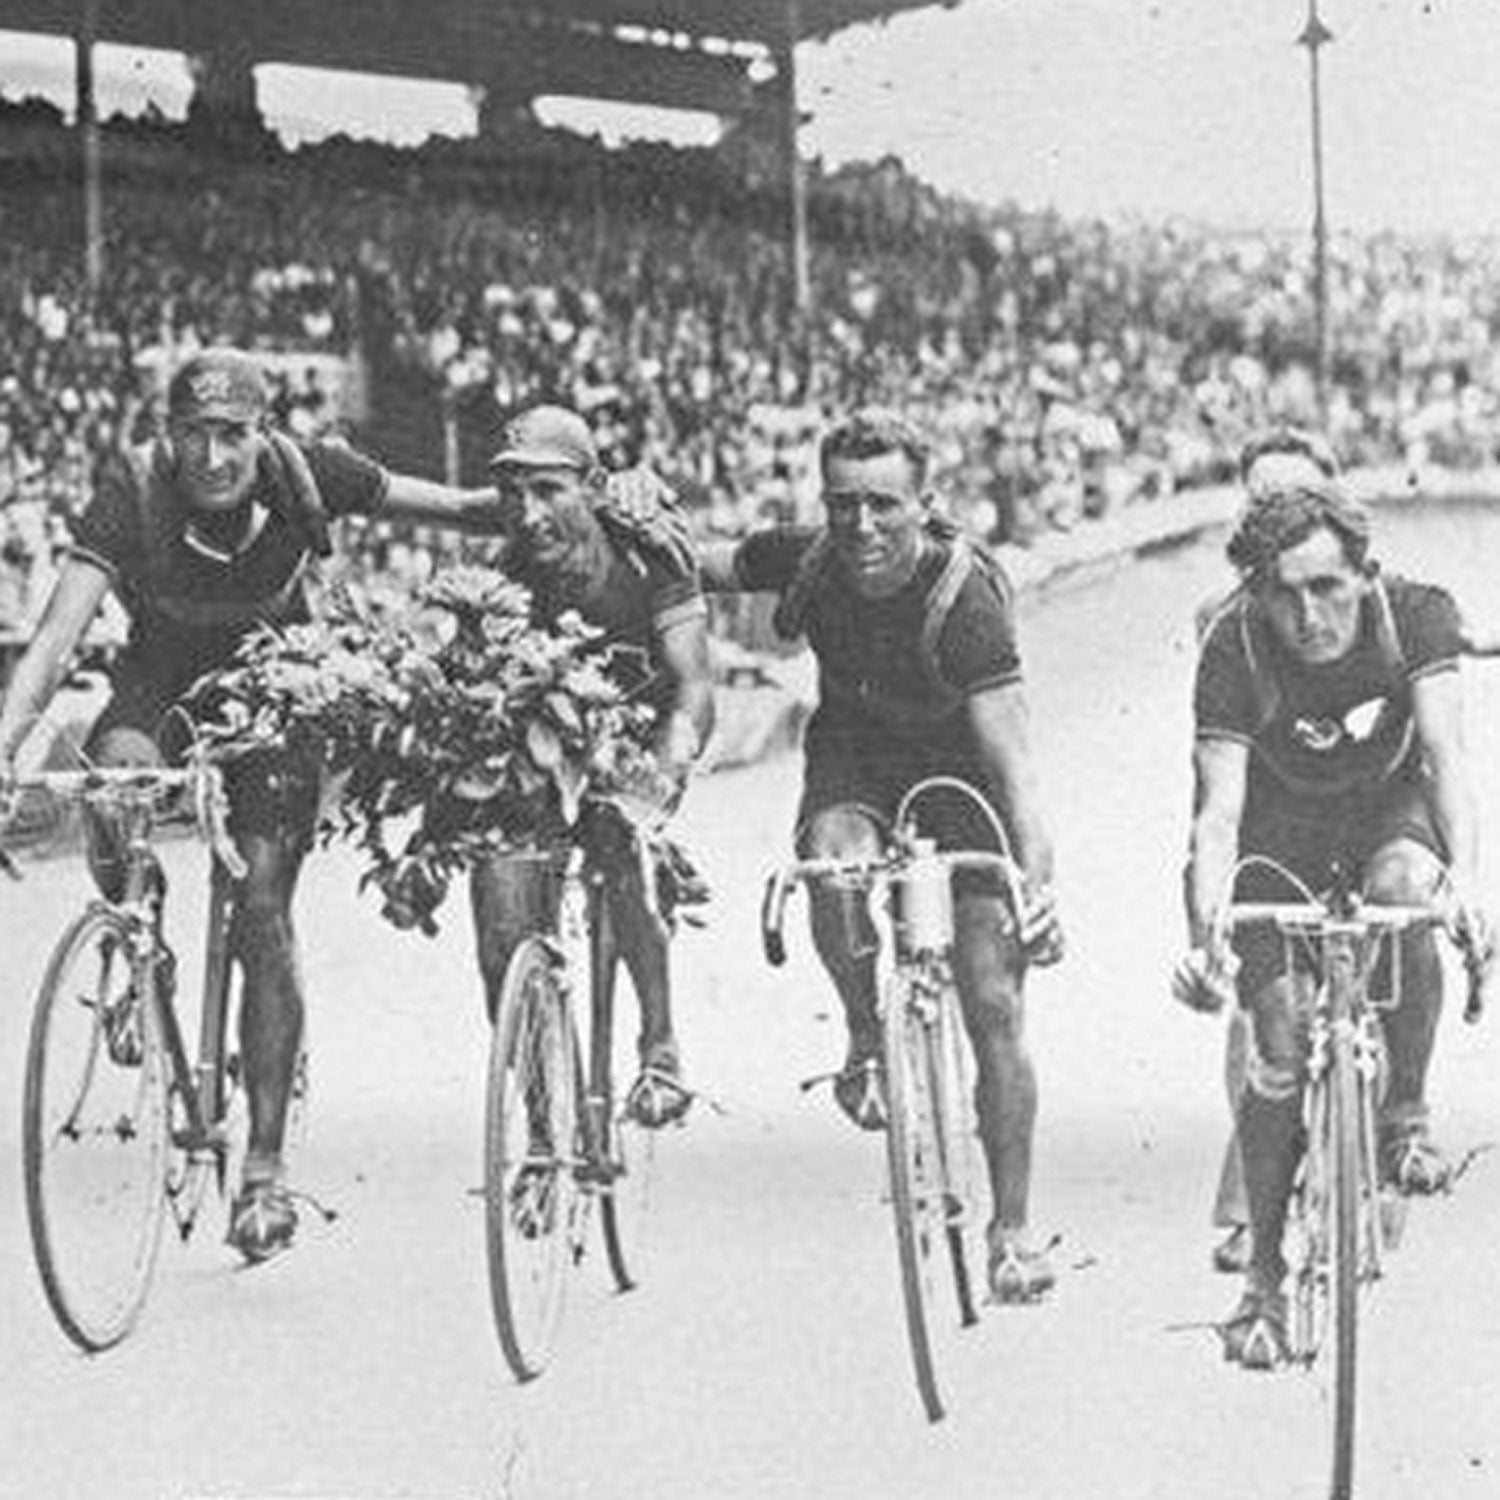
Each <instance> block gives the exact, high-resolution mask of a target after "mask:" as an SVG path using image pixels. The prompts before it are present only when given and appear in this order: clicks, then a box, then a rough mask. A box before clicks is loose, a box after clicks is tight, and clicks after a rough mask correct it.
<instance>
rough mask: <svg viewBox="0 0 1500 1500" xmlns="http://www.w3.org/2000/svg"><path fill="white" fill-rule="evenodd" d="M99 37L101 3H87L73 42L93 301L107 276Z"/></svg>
mask: <svg viewBox="0 0 1500 1500" xmlns="http://www.w3.org/2000/svg"><path fill="white" fill-rule="evenodd" d="M98 35H99V0H83V3H82V5H80V7H79V14H78V32H77V35H75V36H74V38H73V96H74V101H75V104H76V113H77V128H78V142H79V149H80V151H81V152H82V155H83V174H82V177H83V267H84V277H85V280H86V282H87V284H88V289H89V297H90V299H91V300H92V299H93V298H94V297H96V296H97V295H98V291H99V283H100V280H101V279H102V277H103V275H104V208H103V185H102V175H103V174H102V171H101V165H102V163H101V157H102V148H103V142H102V141H101V140H100V136H99V106H98V102H97V99H96V97H95V93H94V44H95V42H96V41H97V40H98Z"/></svg>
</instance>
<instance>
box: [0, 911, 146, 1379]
mask: <svg viewBox="0 0 1500 1500" xmlns="http://www.w3.org/2000/svg"><path fill="white" fill-rule="evenodd" d="M139 973H140V968H139V965H138V964H137V962H136V959H135V954H134V938H133V937H132V928H131V924H130V923H129V922H128V921H127V920H126V918H125V917H124V916H123V915H122V914H121V913H120V912H119V911H118V910H116V909H115V908H114V907H111V906H107V905H105V904H103V903H95V904H94V905H92V906H90V907H89V908H88V909H87V910H86V911H85V912H84V913H83V914H82V915H81V916H80V917H78V918H77V919H76V920H75V921H74V922H73V923H72V924H71V925H70V926H69V927H68V929H67V930H66V931H65V932H64V934H63V936H62V938H61V939H60V940H59V942H58V944H57V947H56V948H55V949H54V951H53V954H52V957H51V959H50V961H49V962H48V965H47V969H46V973H45V974H44V976H43V978H42V984H41V988H40V990H39V991H38V994H37V999H36V1006H35V1010H34V1012H33V1015H32V1023H31V1032H30V1037H29V1040H28V1043H27V1054H26V1080H25V1088H24V1096H23V1107H22V1154H23V1158H24V1169H25V1184H26V1212H27V1219H28V1222H29V1225H30V1230H31V1244H32V1250H33V1253H34V1255H35V1257H36V1263H37V1269H38V1271H39V1272H40V1274H41V1279H42V1287H43V1289H44V1291H45V1293H46V1297H47V1302H48V1304H49V1305H50V1307H51V1309H52V1312H53V1315H54V1316H55V1317H56V1319H57V1322H58V1324H59V1326H60V1327H61V1328H62V1330H63V1332H64V1333H65V1334H66V1335H67V1336H68V1337H69V1338H70V1339H71V1340H72V1341H73V1342H74V1343H75V1344H77V1345H78V1347H79V1348H81V1349H83V1350H85V1351H87V1352H88V1353H91V1354H93V1353H99V1352H101V1351H102V1350H105V1349H109V1348H111V1347H113V1346H114V1345H115V1344H118V1343H119V1342H120V1341H121V1340H122V1339H123V1338H125V1337H126V1335H127V1334H129V1333H130V1331H131V1330H132V1329H133V1328H134V1327H135V1325H136V1322H137V1321H138V1319H139V1318H140V1315H141V1311H142V1309H143V1308H144V1306H145V1303H146V1298H147V1296H148V1294H149V1292H150V1287H151V1279H152V1275H153V1272H154V1270H155V1266H156V1257H157V1252H158V1250H159V1248H160V1244H161V1228H162V1222H163V1219H164V1218H165V1210H166V1176H167V1162H168V1154H169V1148H170V1142H169V1128H168V1114H167V1067H166V1058H165V1055H164V1051H163V1047H162V1043H161V1036H160V1028H159V1024H158V1019H157V1017H156V1014H155V1010H154V1007H153V1006H151V1005H147V1004H143V1003H141V1000H140V998H139V996H138V995H137V994H136V988H137V986H136V980H137V977H138V975H139ZM132 1058H133V1059H134V1060H133V1061H132V1060H130V1059H132Z"/></svg>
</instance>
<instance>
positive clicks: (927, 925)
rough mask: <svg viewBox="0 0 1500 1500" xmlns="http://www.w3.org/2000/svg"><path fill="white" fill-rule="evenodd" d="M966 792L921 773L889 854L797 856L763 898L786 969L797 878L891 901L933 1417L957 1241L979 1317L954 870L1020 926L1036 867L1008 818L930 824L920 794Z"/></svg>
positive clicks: (893, 1105) (905, 1150)
mask: <svg viewBox="0 0 1500 1500" xmlns="http://www.w3.org/2000/svg"><path fill="white" fill-rule="evenodd" d="M955 789H957V790H961V791H962V792H965V793H968V795H970V796H974V795H975V794H974V793H973V791H972V789H970V788H969V787H967V785H966V784H964V783H961V782H956V781H954V780H952V779H951V778H947V777H934V778H931V779H929V780H928V781H924V782H919V783H918V784H917V785H916V786H914V787H913V788H912V789H911V791H909V792H908V793H907V795H906V797H905V798H904V799H903V801H902V803H901V805H900V807H899V808H898V810H897V814H896V819H895V829H894V833H893V836H892V843H891V849H890V852H889V853H888V854H886V855H885V856H884V857H881V858H878V859H874V860H869V859H852V860H851V859H833V858H824V859H804V860H797V861H795V862H794V863H792V864H789V865H786V866H784V867H783V868H782V869H780V870H778V871H777V872H776V873H775V874H774V875H772V876H771V878H770V880H769V881H768V882H767V885H766V890H765V897H764V901H763V903H762V908H761V937H762V945H763V948H764V951H765V955H766V958H767V960H768V962H770V963H771V964H772V965H774V966H777V967H779V966H780V965H781V964H783V963H784V962H785V961H786V945H785V942H784V940H783V936H782V923H783V917H784V914H785V908H786V902H787V898H788V896H789V895H790V893H791V891H792V889H793V887H795V886H796V885H799V884H802V885H807V884H810V883H813V882H827V883H829V884H831V885H833V886H835V887H838V888H841V889H842V890H844V891H847V892H849V893H850V894H851V895H859V896H861V897H869V896H870V895H872V894H878V897H879V898H880V899H876V900H873V901H871V902H870V906H871V909H872V912H875V911H879V912H880V913H881V914H882V915H883V916H884V918H885V924H884V925H885V937H886V939H887V940H886V941H884V942H882V943H881V945H880V953H881V958H882V965H883V969H884V972H883V973H882V975H881V979H880V984H879V993H878V1009H879V1017H880V1025H881V1046H882V1053H883V1060H884V1064H885V1073H886V1087H887V1092H888V1096H889V1121H888V1125H887V1129H886V1133H885V1138H886V1168H887V1173H888V1177H889V1186H890V1203H891V1212H892V1216H893V1220H894V1226H895V1232H896V1249H897V1257H898V1261H899V1266H900V1274H901V1297H902V1305H903V1309H904V1313H905V1321H906V1332H907V1341H908V1343H909V1345H910V1348H911V1357H912V1365H913V1369H914V1373H915V1375H916V1382H917V1391H918V1395H919V1396H920V1399H921V1402H922V1406H923V1409H924V1411H925V1412H926V1414H927V1418H928V1420H929V1421H932V1422H937V1421H940V1420H941V1419H942V1417H943V1416H944V1414H945V1404H944V1399H943V1394H942V1391H941V1388H940V1386H939V1381H938V1373H937V1357H936V1352H935V1347H934V1344H935V1339H934V1334H935V1328H936V1319H937V1312H936V1304H937V1299H938V1292H937V1283H938V1282H939V1280H940V1279H942V1273H941V1271H940V1270H939V1264H940V1263H941V1262H942V1261H943V1259H944V1258H945V1256H944V1252H946V1262H947V1271H948V1276H949V1277H950V1278H951V1281H952V1295H953V1298H954V1308H955V1311H956V1313H957V1318H958V1326H959V1327H960V1328H968V1327H971V1326H972V1325H973V1324H975V1323H976V1322H978V1320H979V1314H978V1310H977V1307H976V1305H975V1299H974V1283H973V1277H972V1274H971V1272H970V1269H969V1256H968V1243H967V1242H968V1229H969V1226H970V1224H971V1223H972V1220H973V1204H974V1201H975V1199H974V1190H973V1179H974V1138H975V1127H974V1123H973V1113H972V1112H973V1105H972V1096H973V1089H972V1086H971V1083H972V1079H971V1074H972V1064H971V1060H970V1055H969V1050H968V1046H967V1044H966V1041H965V1039H964V1036H963V1018H962V1014H961V1011H960V1007H959V1000H958V991H957V987H956V983H955V980H954V974H953V937H954V928H953V892H952V877H953V876H954V875H956V874H959V873H962V872H974V873H978V874H986V875H994V876H998V877H999V884H1000V887H1001V890H1002V892H1003V894H1004V899H1005V902H1006V905H1007V908H1008V911H1009V916H1010V919H1011V921H1012V922H1013V923H1014V925H1015V927H1016V928H1017V929H1018V930H1019V927H1020V917H1021V911H1022V909H1023V908H1022V890H1023V876H1022V873H1021V870H1020V867H1019V866H1018V865H1017V864H1016V862H1015V860H1014V859H1013V857H1012V856H1011V855H1010V853H1009V850H1008V846H1006V845H1005V842H1004V834H1003V831H1002V830H1001V829H1000V828H999V825H998V824H995V825H994V826H995V831H996V834H997V836H998V838H999V839H1000V841H1001V844H1002V848H1003V849H1004V850H1005V852H1003V853H990V852H983V851H979V850H965V851H959V852H946V853H945V852H939V851H938V850H937V848H936V846H935V844H934V842H933V841H932V840H931V839H927V838H923V837H921V836H920V835H919V834H918V833H917V832H916V825H915V822H914V820H913V816H912V814H913V810H914V808H915V806H916V803H917V800H918V799H919V798H920V797H921V796H923V795H926V794H928V793H930V792H933V791H937V790H955Z"/></svg>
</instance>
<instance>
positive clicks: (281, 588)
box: [72, 442, 389, 697]
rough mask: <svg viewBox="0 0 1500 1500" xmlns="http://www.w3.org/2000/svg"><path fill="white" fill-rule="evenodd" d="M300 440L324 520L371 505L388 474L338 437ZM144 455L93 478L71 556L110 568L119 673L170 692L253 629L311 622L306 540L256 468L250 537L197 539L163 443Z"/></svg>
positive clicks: (219, 661) (225, 656)
mask: <svg viewBox="0 0 1500 1500" xmlns="http://www.w3.org/2000/svg"><path fill="white" fill-rule="evenodd" d="M300 446H301V447H302V451H303V454H304V456H305V457H306V459H307V462H308V466H309V468H310V469H311V470H312V474H313V478H314V480H315V482H316V484H317V486H318V492H319V495H320V496H321V500H322V505H323V509H324V511H325V513H326V514H327V516H328V517H329V518H330V519H333V518H336V517H339V516H347V515H373V514H374V513H376V512H377V511H378V510H379V509H380V507H381V505H382V503H383V502H384V499H385V495H386V490H387V486H388V484H389V475H388V474H387V472H386V470H385V469H383V468H382V467H381V466H380V465H379V464H377V463H374V462H373V461H372V460H370V459H367V458H364V457H362V456H361V455H359V454H357V453H355V452H353V451H352V450H351V449H348V448H345V447H343V446H342V445H340V444H332V443H317V442H314V443H307V444H303V445H300ZM142 458H143V462H141V463H132V464H120V465H118V466H117V467H116V468H115V469H113V470H111V471H109V472H107V473H106V474H105V475H104V476H103V477H102V478H101V480H100V482H99V484H98V486H97V488H96V489H95V492H94V495H93V497H92V499H91V500H90V502H89V504H88V506H87V507H86V508H85V510H84V511H83V513H82V515H80V516H79V518H78V520H77V521H76V522H75V523H74V526H73V544H72V553H73V555H74V556H75V557H78V558H80V559H83V560H85V561H87V562H91V563H93V564H95V565H96V566H98V567H100V568H102V569H104V571H105V572H106V573H108V574H109V576H110V580H111V582H112V583H113V585H114V587H115V591H116V593H117V594H118V595H119V597H120V600H121V603H122V604H123V605H124V607H125V610H126V613H127V614H128V615H129V617H130V635H129V639H128V641H127V644H126V648H125V653H124V656H123V658H122V662H121V667H122V669H123V670H128V671H130V672H133V673H135V674H137V675H139V676H142V677H144V679H145V680H146V681H147V682H149V683H150V684H151V685H152V686H153V687H154V688H155V689H156V690H157V691H159V692H161V693H162V694H163V695H165V696H168V697H175V696H177V695H178V694H180V693H181V692H183V691H185V690H186V688H187V687H188V686H189V685H190V684H191V683H192V682H193V681H194V680H195V679H196V678H197V677H199V676H201V675H202V674H203V673H205V672H209V671H213V670H215V669H217V668H219V667H222V666H223V665H224V664H225V663H226V662H227V661H228V660H229V658H230V657H231V656H232V654H233V652H234V650H235V647H236V646H238V644H239V643H240V641H241V640H243V639H244V638H245V637H246V636H247V635H248V634H249V633H250V632H251V631H252V630H254V629H255V628H256V627H257V626H259V625H263V624H269V625H287V624H295V623H300V622H303V621H305V620H307V619H308V618H309V603H308V597H307V583H306V573H307V568H308V565H309V563H310V561H311V556H312V554H311V544H310V542H309V539H308V538H307V536H306V535H305V532H304V529H303V528H302V527H300V526H299V525H298V524H297V522H296V520H295V519H294V513H293V511H292V508H291V505H290V502H289V501H288V500H287V498H286V497H284V496H281V495H279V494H276V493H272V486H273V484H274V482H275V481H274V480H273V478H272V477H271V476H270V475H269V474H266V473H262V475H261V476H260V477H259V478H258V479H257V481H256V484H255V486H254V488H253V489H252V491H251V494H250V497H249V504H250V506H251V507H252V509H251V526H250V530H249V540H248V541H246V542H245V543H243V544H242V545H241V546H240V547H239V548H238V550H235V551H232V552H223V551H219V550H217V549H215V548H214V547H212V546H209V545H207V544H206V543H205V542H204V541H203V539H202V538H201V537H200V536H199V534H198V533H197V532H196V531H195V530H194V528H193V525H192V512H191V511H190V510H189V509H188V507H187V504H186V502H185V501H184V500H183V499H182V498H181V497H180V496H179V495H178V493H177V491H176V489H175V487H174V485H173V484H172V482H171V477H170V466H169V464H168V462H167V460H166V457H165V453H164V450H163V449H162V448H161V446H159V445H158V446H157V447H155V448H153V449H151V450H148V451H147V453H146V454H143V455H142Z"/></svg>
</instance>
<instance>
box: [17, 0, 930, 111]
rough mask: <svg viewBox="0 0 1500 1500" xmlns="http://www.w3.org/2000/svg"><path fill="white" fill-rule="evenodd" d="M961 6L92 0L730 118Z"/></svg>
mask: <svg viewBox="0 0 1500 1500" xmlns="http://www.w3.org/2000/svg"><path fill="white" fill-rule="evenodd" d="M958 3H960V0H793V3H791V4H789V3H788V0H254V3H252V4H245V3H243V0H95V13H96V16H97V20H96V23H95V28H96V29H95V34H96V36H97V38H98V40H99V41H101V42H114V43H121V44H125V45H130V46H140V47H158V48H164V49H167V50H171V51H177V52H187V53H198V54H204V53H220V54H222V53H224V52H226V51H227V52H229V53H231V54H233V55H234V56H235V57H237V58H241V59H245V60H247V61H248V62H250V63H251V64H254V63H289V64H294V65H298V66H303V67H318V68H335V69H341V70H346V71H350V72H368V73H382V74H390V75H395V76H404V77H415V78H428V79H447V80H452V81H457V82H465V83H476V84H485V85H490V86H494V85H497V84H499V85H501V86H503V87H504V88H506V89H507V90H508V91H510V92H512V93H519V94H521V95H523V96H525V97H535V96H536V95H538V94H549V93H558V94H582V95H584V96H587V97H596V98H606V99H621V100H629V101H632V102H636V103H654V104H665V105H675V106H677V107H680V108H691V109H707V110H710V111H712V112H714V113H719V114H728V113H733V112H736V111H738V110H740V109H743V108H745V107H746V106H747V105H748V104H749V103H750V102H751V97H752V92H753V90H752V88H751V83H750V77H749V66H750V63H751V61H752V60H753V59H754V58H755V57H757V56H763V55H764V54H765V52H766V51H767V50H768V49H774V48H775V47H777V46H779V45H781V44H782V43H783V42H784V41H785V38H786V35H787V28H788V18H789V16H795V18H796V28H797V40H798V41H807V40H821V39H826V38H828V37H830V36H832V35H834V34H835V33H837V32H839V31H841V30H843V29H845V28H846V27H849V26H852V25H855V24H858V23H860V22H867V21H876V20H883V19H885V18H887V17H889V16H892V15H895V14H897V13H899V12H902V11H909V10H918V9H924V8H929V7H932V6H935V5H938V4H942V5H945V6H952V5H956V4H958ZM85 8H86V6H85V5H83V4H80V3H79V0H0V28H5V29H9V30H17V31H33V32H44V33H49V34H52V35H71V34H73V33H74V32H75V31H76V30H77V27H78V24H79V17H80V15H81V14H82V13H83V11H84V10H85Z"/></svg>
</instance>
